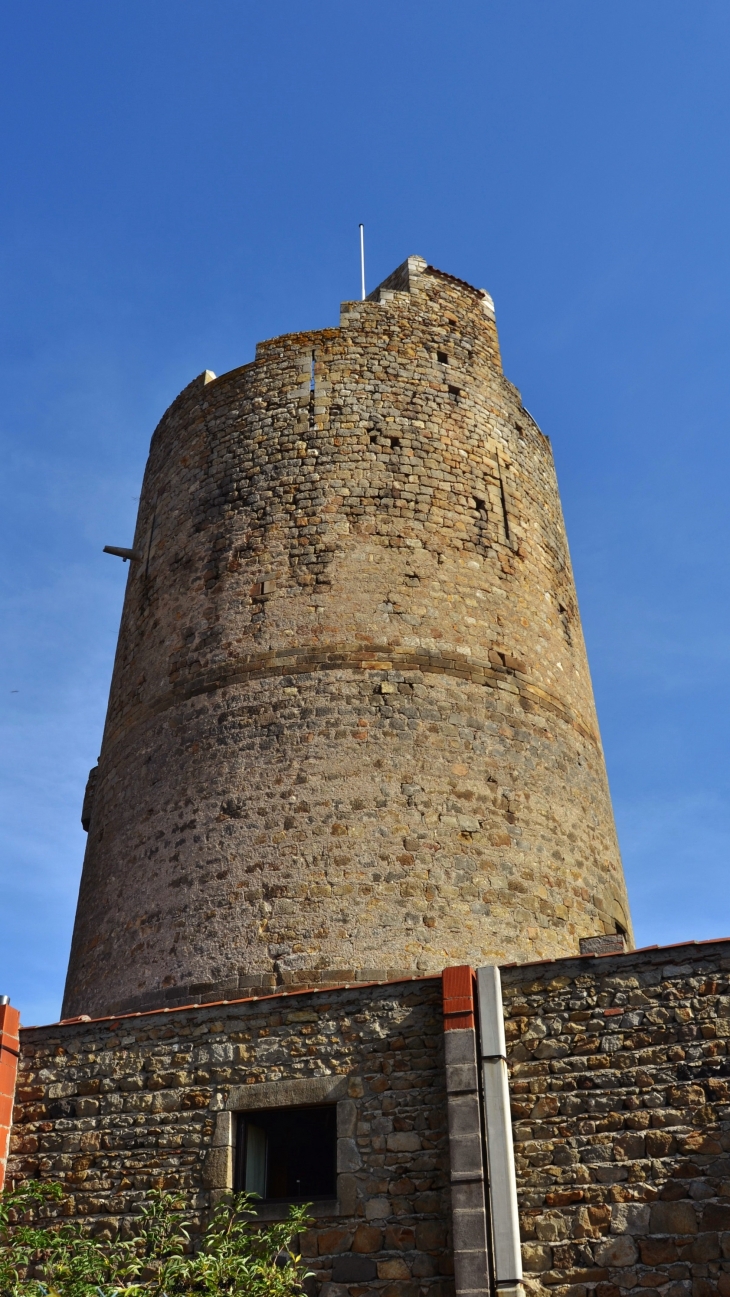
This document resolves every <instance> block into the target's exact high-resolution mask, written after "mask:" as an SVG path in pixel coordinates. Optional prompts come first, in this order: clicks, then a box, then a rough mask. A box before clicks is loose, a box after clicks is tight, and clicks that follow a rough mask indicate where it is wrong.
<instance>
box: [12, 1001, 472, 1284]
mask: <svg viewBox="0 0 730 1297" xmlns="http://www.w3.org/2000/svg"><path fill="white" fill-rule="evenodd" d="M443 1041H444V1037H443V1018H442V1009H441V979H440V978H428V979H425V980H421V981H405V982H402V983H396V984H392V985H389V986H378V987H359V988H353V989H352V990H332V991H319V992H311V993H305V994H297V995H296V996H294V997H291V996H289V995H286V994H284V995H280V996H278V997H274V998H272V999H268V1000H264V999H257V1000H252V1001H248V1002H242V1003H239V1004H231V1005H217V1006H215V1007H204V1006H200V1007H197V1008H192V1009H185V1010H174V1011H172V1012H165V1013H152V1014H149V1015H145V1016H141V1015H134V1016H130V1017H122V1018H113V1019H109V1020H102V1021H98V1022H85V1023H76V1024H68V1025H55V1026H52V1027H43V1028H30V1029H28V1030H25V1031H23V1032H22V1058H21V1060H20V1083H19V1088H18V1095H17V1101H16V1108H15V1115H14V1126H13V1137H12V1148H11V1159H10V1165H9V1171H8V1174H9V1176H11V1177H12V1179H13V1180H16V1181H17V1180H20V1179H23V1178H27V1177H28V1176H34V1177H40V1178H44V1179H49V1178H50V1179H56V1180H59V1181H60V1182H61V1183H62V1184H63V1186H64V1188H65V1190H66V1197H65V1200H64V1203H63V1212H64V1214H66V1215H68V1216H70V1217H72V1218H73V1217H76V1218H79V1217H80V1218H83V1219H85V1220H87V1221H91V1222H93V1223H95V1224H99V1225H101V1224H103V1225H105V1226H107V1225H108V1226H110V1227H111V1228H114V1227H115V1226H116V1225H117V1224H118V1223H119V1221H120V1220H121V1218H122V1217H123V1216H124V1215H125V1214H128V1213H133V1212H134V1211H135V1210H136V1209H137V1207H138V1205H139V1203H140V1200H141V1198H142V1196H143V1194H144V1193H145V1192H146V1191H147V1190H148V1189H149V1188H151V1187H153V1186H157V1187H165V1188H168V1189H171V1190H175V1191H178V1190H179V1191H181V1192H182V1193H183V1194H184V1195H185V1196H186V1198H187V1199H188V1201H189V1203H190V1205H191V1207H192V1208H193V1209H194V1211H195V1212H196V1213H197V1214H198V1216H199V1218H200V1219H202V1217H203V1215H204V1213H205V1212H206V1211H207V1210H208V1209H209V1207H210V1206H211V1205H212V1204H213V1203H214V1202H215V1201H216V1200H217V1198H218V1197H219V1196H220V1193H221V1191H224V1190H225V1189H226V1188H227V1187H230V1185H231V1177H232V1152H233V1141H234V1138H235V1114H234V1113H233V1112H231V1111H230V1109H229V1107H228V1105H231V1106H232V1107H234V1108H238V1109H240V1110H242V1111H246V1110H251V1109H252V1108H254V1109H255V1108H256V1107H259V1106H264V1107H268V1106H271V1104H272V1103H273V1100H274V1096H275V1092H276V1090H277V1088H278V1090H279V1095H280V1099H281V1102H282V1105H283V1106H286V1105H287V1104H292V1103H299V1102H304V1103H309V1102H312V1101H314V1102H316V1103H322V1102H327V1101H329V1102H332V1101H339V1102H338V1114H337V1115H338V1128H339V1130H340V1132H347V1133H340V1135H339V1138H338V1151H339V1162H340V1168H341V1169H342V1174H340V1175H338V1178H337V1192H338V1202H337V1204H336V1205H335V1204H334V1203H329V1204H327V1205H326V1207H325V1208H323V1207H322V1205H321V1204H319V1205H318V1207H317V1218H316V1220H315V1222H314V1224H313V1225H312V1227H311V1228H310V1229H309V1230H307V1232H306V1234H305V1235H303V1236H302V1238H301V1240H300V1245H301V1249H302V1254H303V1255H304V1256H306V1258H307V1268H308V1269H311V1270H313V1271H314V1272H315V1275H316V1283H317V1285H323V1289H322V1291H323V1292H324V1291H335V1289H336V1291H337V1292H339V1294H340V1297H346V1294H348V1293H349V1286H352V1287H353V1288H354V1289H357V1288H358V1285H362V1284H364V1283H367V1284H368V1285H369V1286H370V1287H371V1288H373V1287H374V1288H375V1289H376V1290H377V1292H378V1293H379V1294H381V1297H387V1293H386V1290H387V1289H388V1285H390V1286H391V1292H392V1294H393V1297H394V1294H395V1290H393V1289H392V1285H393V1284H400V1285H402V1282H403V1276H404V1274H407V1275H408V1279H409V1281H410V1278H411V1275H412V1274H413V1275H416V1276H417V1277H418V1281H419V1291H420V1292H421V1293H422V1294H423V1297H450V1294H451V1291H452V1289H451V1280H450V1279H449V1278H448V1275H449V1271H450V1269H451V1244H450V1238H449V1230H448V1223H449V1220H450V1196H449V1187H448V1181H449V1177H448V1138H447V1131H446V1094H445V1063H444V1049H443ZM91 1094H93V1095H94V1096H95V1104H96V1107H95V1109H94V1111H93V1112H92V1113H89V1112H88V1111H87V1104H88V1096H90V1095H91ZM389 1144H390V1146H389ZM371 1221H376V1222H377V1224H373V1223H371ZM378 1276H379V1277H378ZM445 1276H446V1277H445ZM328 1285H330V1287H328ZM359 1291H360V1292H362V1288H360V1289H359ZM397 1292H398V1294H399V1297H407V1294H406V1293H405V1290H404V1289H403V1288H402V1287H399V1288H398V1289H397ZM353 1297H356V1294H355V1293H353Z"/></svg>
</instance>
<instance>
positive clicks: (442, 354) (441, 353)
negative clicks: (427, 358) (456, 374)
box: [436, 351, 449, 365]
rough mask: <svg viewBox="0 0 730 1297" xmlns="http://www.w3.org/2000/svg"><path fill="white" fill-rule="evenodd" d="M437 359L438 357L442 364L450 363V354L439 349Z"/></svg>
mask: <svg viewBox="0 0 730 1297" xmlns="http://www.w3.org/2000/svg"><path fill="white" fill-rule="evenodd" d="M436 359H437V361H438V362H439V364H440V365H448V363H449V358H448V356H447V355H446V352H445V351H437V352H436Z"/></svg>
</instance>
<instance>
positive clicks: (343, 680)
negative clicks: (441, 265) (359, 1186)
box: [64, 257, 630, 1016]
mask: <svg viewBox="0 0 730 1297" xmlns="http://www.w3.org/2000/svg"><path fill="white" fill-rule="evenodd" d="M134 553H135V556H136V557H135V558H134V559H133V561H132V562H131V563H130V573H129V579H128V584H127V592H126V597H125V602H124V612H123V616H122V625H121V630H120V636H119V645H118V649H117V656H116V662H115V667H114V676H113V681H112V687H111V697H110V701H109V711H108V715H107V720H106V727H105V732H104V740H103V745H102V751H101V756H100V759H99V765H98V769H97V770H95V771H94V772H93V779H92V781H91V782H90V785H89V790H88V796H87V798H86V802H85V808H84V821H85V823H86V824H87V826H88V829H89V841H88V849H87V853H86V859H85V863H84V871H83V878H82V883H81V891H80V896H79V902H78V910H77V917H76V926H75V930H74V938H73V948H72V954H71V961H70V966H69V973H68V981H67V988H66V996H65V1002H64V1013H65V1014H66V1015H67V1016H70V1015H77V1014H80V1013H90V1014H94V1015H98V1014H100V1013H107V1012H119V1011H122V1010H124V1009H130V1008H139V1007H153V1006H154V1005H157V1004H160V1003H161V1002H162V1003H167V1004H176V1003H177V1004H180V1003H186V1002H189V1001H190V1000H191V999H194V998H195V997H196V996H199V995H203V996H205V995H206V994H207V995H212V996H213V997H215V998H221V997H231V996H235V995H240V994H241V993H244V992H245V991H247V990H251V989H255V988H259V989H260V990H262V991H267V990H271V989H273V988H274V987H276V986H287V985H301V986H308V985H319V984H322V983H325V984H326V983H327V982H328V981H329V982H332V981H334V982H342V981H352V980H356V979H357V978H362V979H364V980H367V981H371V980H378V979H382V978H384V977H393V976H396V975H401V974H405V975H410V974H411V973H413V972H429V971H434V972H435V971H439V970H440V969H442V968H443V967H444V966H445V965H447V964H450V963H456V964H458V963H470V964H481V963H485V962H487V961H493V960H504V959H529V958H536V957H552V956H556V955H560V954H568V953H576V954H577V953H578V949H579V942H580V939H581V938H587V939H589V938H595V937H600V936H602V935H605V934H616V933H619V934H620V935H621V934H630V918H629V911H628V902H627V899H626V891H625V886H624V880H623V873H622V869H621V862H620V857H619V852H618V846H617V842H616V835H615V829H614V824H613V815H612V811H611V804H610V798H609V793H608V787H607V782H606V774H605V769H604V761H603V754H602V750H601V744H600V738H599V734H598V726H597V722H596V716H595V709H594V703H593V695H592V689H591V683H590V677H589V672H588V665H587V662H586V655H585V648H584V644H583V637H582V632H581V626H580V619H579V615H578V607H577V602H576V595H575V589H574V584H573V576H572V572H571V566H570V559H569V555H568V547H567V542H566V538H565V531H564V527H563V520H562V514H561V509H560V500H559V497H558V490H557V484H556V479H555V470H554V467H553V459H552V453H551V449H550V444H549V442H548V439H547V438H546V437H545V436H543V434H542V433H541V431H540V429H539V428H538V427H537V425H536V424H535V422H534V420H533V419H532V417H531V416H530V415H529V414H528V412H527V411H526V410H525V409H524V407H523V405H522V402H521V399H520V395H519V393H518V391H517V390H516V388H514V387H513V386H512V384H511V383H509V382H508V381H507V379H506V378H505V377H504V375H503V373H502V368H501V362H500V356H499V344H498V339H497V332H496V327H495V322H494V310H493V306H492V303H491V299H490V298H489V297H488V295H487V294H486V293H484V292H483V291H481V290H478V289H474V288H472V287H471V286H470V285H468V284H465V283H463V282H462V281H460V280H457V279H454V278H453V277H452V276H450V275H447V274H444V273H442V272H440V271H437V270H434V269H433V268H432V267H430V266H427V265H426V263H425V261H423V260H422V259H421V258H419V257H410V258H409V259H408V261H407V262H406V263H404V265H403V266H401V267H400V268H399V270H398V271H396V272H395V273H394V274H393V275H392V276H391V277H390V278H389V279H387V280H386V281H385V282H384V284H382V285H381V286H380V288H379V289H377V290H376V291H375V293H374V294H372V296H371V299H370V300H368V301H366V302H346V303H344V305H343V307H342V314H341V321H340V327H339V328H337V329H325V330H321V331H319V332H313V333H297V334H290V335H287V336H285V337H282V338H275V339H274V340H273V341H270V342H265V343H261V344H260V345H259V347H258V348H257V354H256V359H255V361H253V362H252V363H251V364H248V365H244V366H242V367H241V368H240V369H235V370H233V371H232V372H231V373H228V374H224V375H223V376H222V377H221V378H215V376H214V375H212V374H211V373H210V372H209V371H206V372H205V373H204V374H203V375H201V376H200V377H199V378H197V379H195V381H194V382H192V383H191V384H190V386H189V387H187V388H186V389H185V391H183V392H182V393H181V394H180V396H179V397H178V398H177V399H176V400H175V401H174V402H173V404H172V405H171V407H170V409H169V410H168V411H167V413H166V414H165V415H164V417H163V419H162V421H161V423H160V425H159V427H158V428H157V430H156V432H155V434H154V437H153V439H152V446H151V450H150V457H149V462H148V465H147V469H146V473H145V478H144V484H143V488H142V496H141V501H140V509H139V517H138V522H137V529H136V533H135V538H134Z"/></svg>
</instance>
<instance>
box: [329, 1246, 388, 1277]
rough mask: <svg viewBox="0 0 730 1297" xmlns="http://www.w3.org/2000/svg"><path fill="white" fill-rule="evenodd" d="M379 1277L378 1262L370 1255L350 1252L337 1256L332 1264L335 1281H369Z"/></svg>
mask: <svg viewBox="0 0 730 1297" xmlns="http://www.w3.org/2000/svg"><path fill="white" fill-rule="evenodd" d="M376 1277H377V1268H376V1263H375V1262H374V1261H372V1260H371V1259H370V1257H368V1256H361V1255H356V1254H355V1253H352V1252H349V1253H344V1254H342V1255H341V1256H336V1257H335V1259H334V1262H333V1264H332V1279H333V1282H334V1283H342V1284H353V1283H358V1284H359V1283H369V1282H370V1281H371V1280H372V1279H375V1278H376Z"/></svg>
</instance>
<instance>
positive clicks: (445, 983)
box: [441, 964, 476, 1031]
mask: <svg viewBox="0 0 730 1297" xmlns="http://www.w3.org/2000/svg"><path fill="white" fill-rule="evenodd" d="M475 980H476V978H475V973H474V969H473V968H471V967H470V966H469V964H459V965H457V967H456V968H445V969H444V971H443V973H442V974H441V985H442V987H443V1005H444V1031H464V1030H467V1031H473V1030H474V1028H475V1026H476V1014H475V1001H476V996H475Z"/></svg>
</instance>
